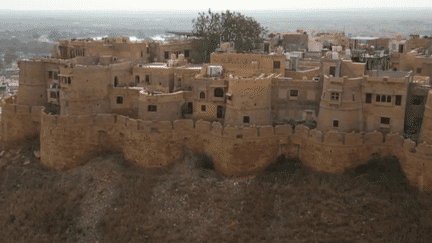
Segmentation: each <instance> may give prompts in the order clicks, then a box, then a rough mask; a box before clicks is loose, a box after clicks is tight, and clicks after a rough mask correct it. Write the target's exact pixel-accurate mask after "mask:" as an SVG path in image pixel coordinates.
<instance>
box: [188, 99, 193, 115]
mask: <svg viewBox="0 0 432 243" xmlns="http://www.w3.org/2000/svg"><path fill="white" fill-rule="evenodd" d="M187 106H188V111H189V114H192V113H193V103H192V102H188V103H187Z"/></svg>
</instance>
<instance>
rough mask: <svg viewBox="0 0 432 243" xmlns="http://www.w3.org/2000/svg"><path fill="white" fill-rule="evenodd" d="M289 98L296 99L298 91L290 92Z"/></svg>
mask: <svg viewBox="0 0 432 243" xmlns="http://www.w3.org/2000/svg"><path fill="white" fill-rule="evenodd" d="M290 96H291V97H298V90H296V89H292V90H290Z"/></svg>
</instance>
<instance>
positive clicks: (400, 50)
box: [399, 45, 404, 53]
mask: <svg viewBox="0 0 432 243" xmlns="http://www.w3.org/2000/svg"><path fill="white" fill-rule="evenodd" d="M403 51H404V46H403V45H399V53H403Z"/></svg>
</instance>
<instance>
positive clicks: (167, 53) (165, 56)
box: [164, 51, 169, 59]
mask: <svg viewBox="0 0 432 243" xmlns="http://www.w3.org/2000/svg"><path fill="white" fill-rule="evenodd" d="M164 58H165V59H169V51H166V52H164Z"/></svg>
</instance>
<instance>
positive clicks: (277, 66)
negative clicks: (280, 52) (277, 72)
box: [273, 61, 280, 69]
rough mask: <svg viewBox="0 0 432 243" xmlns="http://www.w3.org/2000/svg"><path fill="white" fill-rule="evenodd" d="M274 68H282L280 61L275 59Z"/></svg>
mask: <svg viewBox="0 0 432 243" xmlns="http://www.w3.org/2000/svg"><path fill="white" fill-rule="evenodd" d="M273 68H274V69H279V68H280V61H273Z"/></svg>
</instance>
